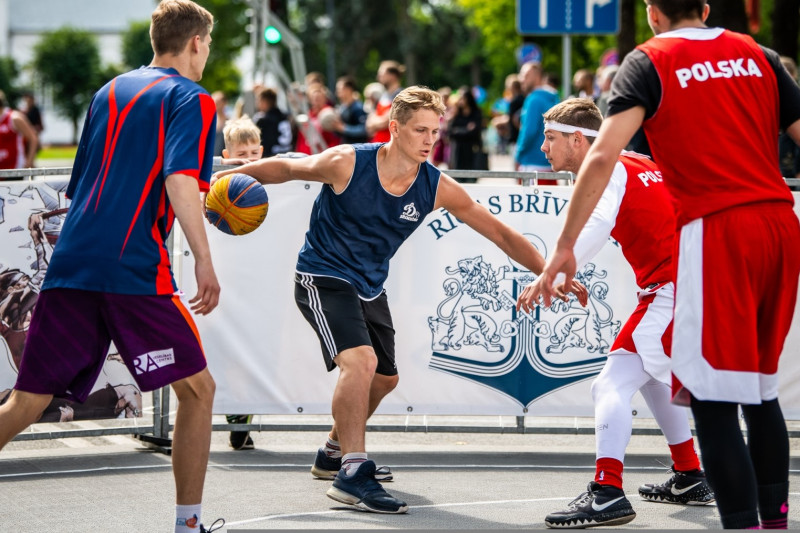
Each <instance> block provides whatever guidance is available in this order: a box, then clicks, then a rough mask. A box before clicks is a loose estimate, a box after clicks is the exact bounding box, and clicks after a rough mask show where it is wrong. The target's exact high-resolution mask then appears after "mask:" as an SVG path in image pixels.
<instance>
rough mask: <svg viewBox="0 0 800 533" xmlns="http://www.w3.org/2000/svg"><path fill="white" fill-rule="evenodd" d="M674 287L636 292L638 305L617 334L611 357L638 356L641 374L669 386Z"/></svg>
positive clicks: (651, 288) (663, 286) (671, 285)
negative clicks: (642, 372)
mask: <svg viewBox="0 0 800 533" xmlns="http://www.w3.org/2000/svg"><path fill="white" fill-rule="evenodd" d="M674 298H675V285H674V284H673V283H672V282H669V283H661V284H658V285H655V286H651V287H648V288H646V289H644V290H642V291H640V292H639V304H638V305H637V306H636V309H635V310H634V311H633V314H632V315H631V316H630V318H629V319H628V321H627V322H625V325H624V326H623V327H622V330H621V331H620V332H619V335H617V338H616V340H615V341H614V345H613V346H612V347H611V353H612V354H626V353H627V354H638V355H639V356H640V357H641V359H642V366H643V367H644V371H645V372H647V373H648V374H649V375H650V376H651V377H653V378H655V379H657V380H658V381H660V382H662V383H665V384H667V385H669V384H670V381H671V378H670V360H669V353H670V346H671V344H672V309H673V305H674V302H675V300H674Z"/></svg>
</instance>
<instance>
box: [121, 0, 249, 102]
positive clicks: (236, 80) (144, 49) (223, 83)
mask: <svg viewBox="0 0 800 533" xmlns="http://www.w3.org/2000/svg"><path fill="white" fill-rule="evenodd" d="M197 3H198V4H200V5H202V6H203V7H205V8H206V9H208V10H209V12H211V14H212V15H214V28H213V29H212V31H211V52H210V54H209V56H208V62H207V63H206V68H205V70H204V71H203V79H202V80H201V81H200V85H202V86H203V87H204V88H205V89H206V90H208V91H209V92H213V91H223V92H224V93H225V94H227V95H228V96H229V97H233V96H235V95H237V94H238V93H239V90H240V88H241V80H242V74H241V72H239V70H238V69H237V68H236V66H235V65H234V62H233V59H234V58H235V57H236V56H237V55H238V54H239V52H240V51H241V50H242V48H244V47H245V46H246V45H248V44H250V34H249V33H247V31H245V28H246V27H247V24H248V23H249V20H248V17H247V14H246V11H247V9H248V3H247V1H246V0H197ZM122 58H123V62H124V63H125V65H126V67H128V68H130V69H134V68H139V67H140V66H142V65H149V64H150V62H151V61H152V60H153V47H152V45H151V44H150V21H149V20H142V21H137V22H132V23H131V24H130V26H129V27H128V29H127V30H126V31H125V32H124V33H123V35H122Z"/></svg>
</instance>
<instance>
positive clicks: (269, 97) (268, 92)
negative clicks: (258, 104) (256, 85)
mask: <svg viewBox="0 0 800 533" xmlns="http://www.w3.org/2000/svg"><path fill="white" fill-rule="evenodd" d="M258 98H259V99H260V100H263V101H265V102H267V103H269V104H272V105H273V106H275V104H276V103H278V93H276V92H275V89H272V88H270V87H266V88H265V89H261V92H260V93H258Z"/></svg>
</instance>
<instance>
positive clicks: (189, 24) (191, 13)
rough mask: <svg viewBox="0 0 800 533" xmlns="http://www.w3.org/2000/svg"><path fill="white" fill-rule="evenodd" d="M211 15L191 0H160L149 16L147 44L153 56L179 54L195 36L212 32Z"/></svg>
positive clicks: (212, 20)
mask: <svg viewBox="0 0 800 533" xmlns="http://www.w3.org/2000/svg"><path fill="white" fill-rule="evenodd" d="M213 26H214V16H213V15H212V14H211V13H209V11H208V10H207V9H205V8H204V7H201V6H199V5H197V4H195V3H194V2H192V1H191V0H161V2H160V3H159V4H158V7H156V9H155V11H153V14H152V15H151V16H150V44H151V45H152V46H153V51H154V52H155V53H156V55H166V54H172V55H174V56H176V55H179V54H180V53H181V52H183V50H184V49H185V48H186V43H187V42H189V39H191V38H192V37H194V36H195V35H199V36H200V37H205V36H206V35H208V34H209V33H211V28H212V27H213Z"/></svg>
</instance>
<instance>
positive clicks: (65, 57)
mask: <svg viewBox="0 0 800 533" xmlns="http://www.w3.org/2000/svg"><path fill="white" fill-rule="evenodd" d="M33 67H34V70H35V72H36V75H38V76H39V78H40V79H41V81H42V82H43V83H44V84H45V85H46V86H48V87H50V89H51V90H52V92H53V104H54V106H55V108H56V111H57V112H58V113H59V114H61V115H62V116H64V117H66V118H67V119H69V120H70V122H71V123H72V141H73V143H77V141H78V121H79V120H80V118H82V117H83V115H84V113H85V112H86V109H87V107H88V106H89V102H90V101H91V98H92V95H93V94H94V92H95V90H97V88H98V85H99V81H100V77H101V67H100V51H99V48H98V44H97V40H96V38H95V37H94V35H92V34H91V33H89V32H87V31H83V30H77V29H74V28H70V27H64V28H61V29H58V30H56V31H55V32H52V33H49V34H46V35H44V36H43V37H42V38H41V40H39V42H38V43H36V45H35V47H34V55H33Z"/></svg>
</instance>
